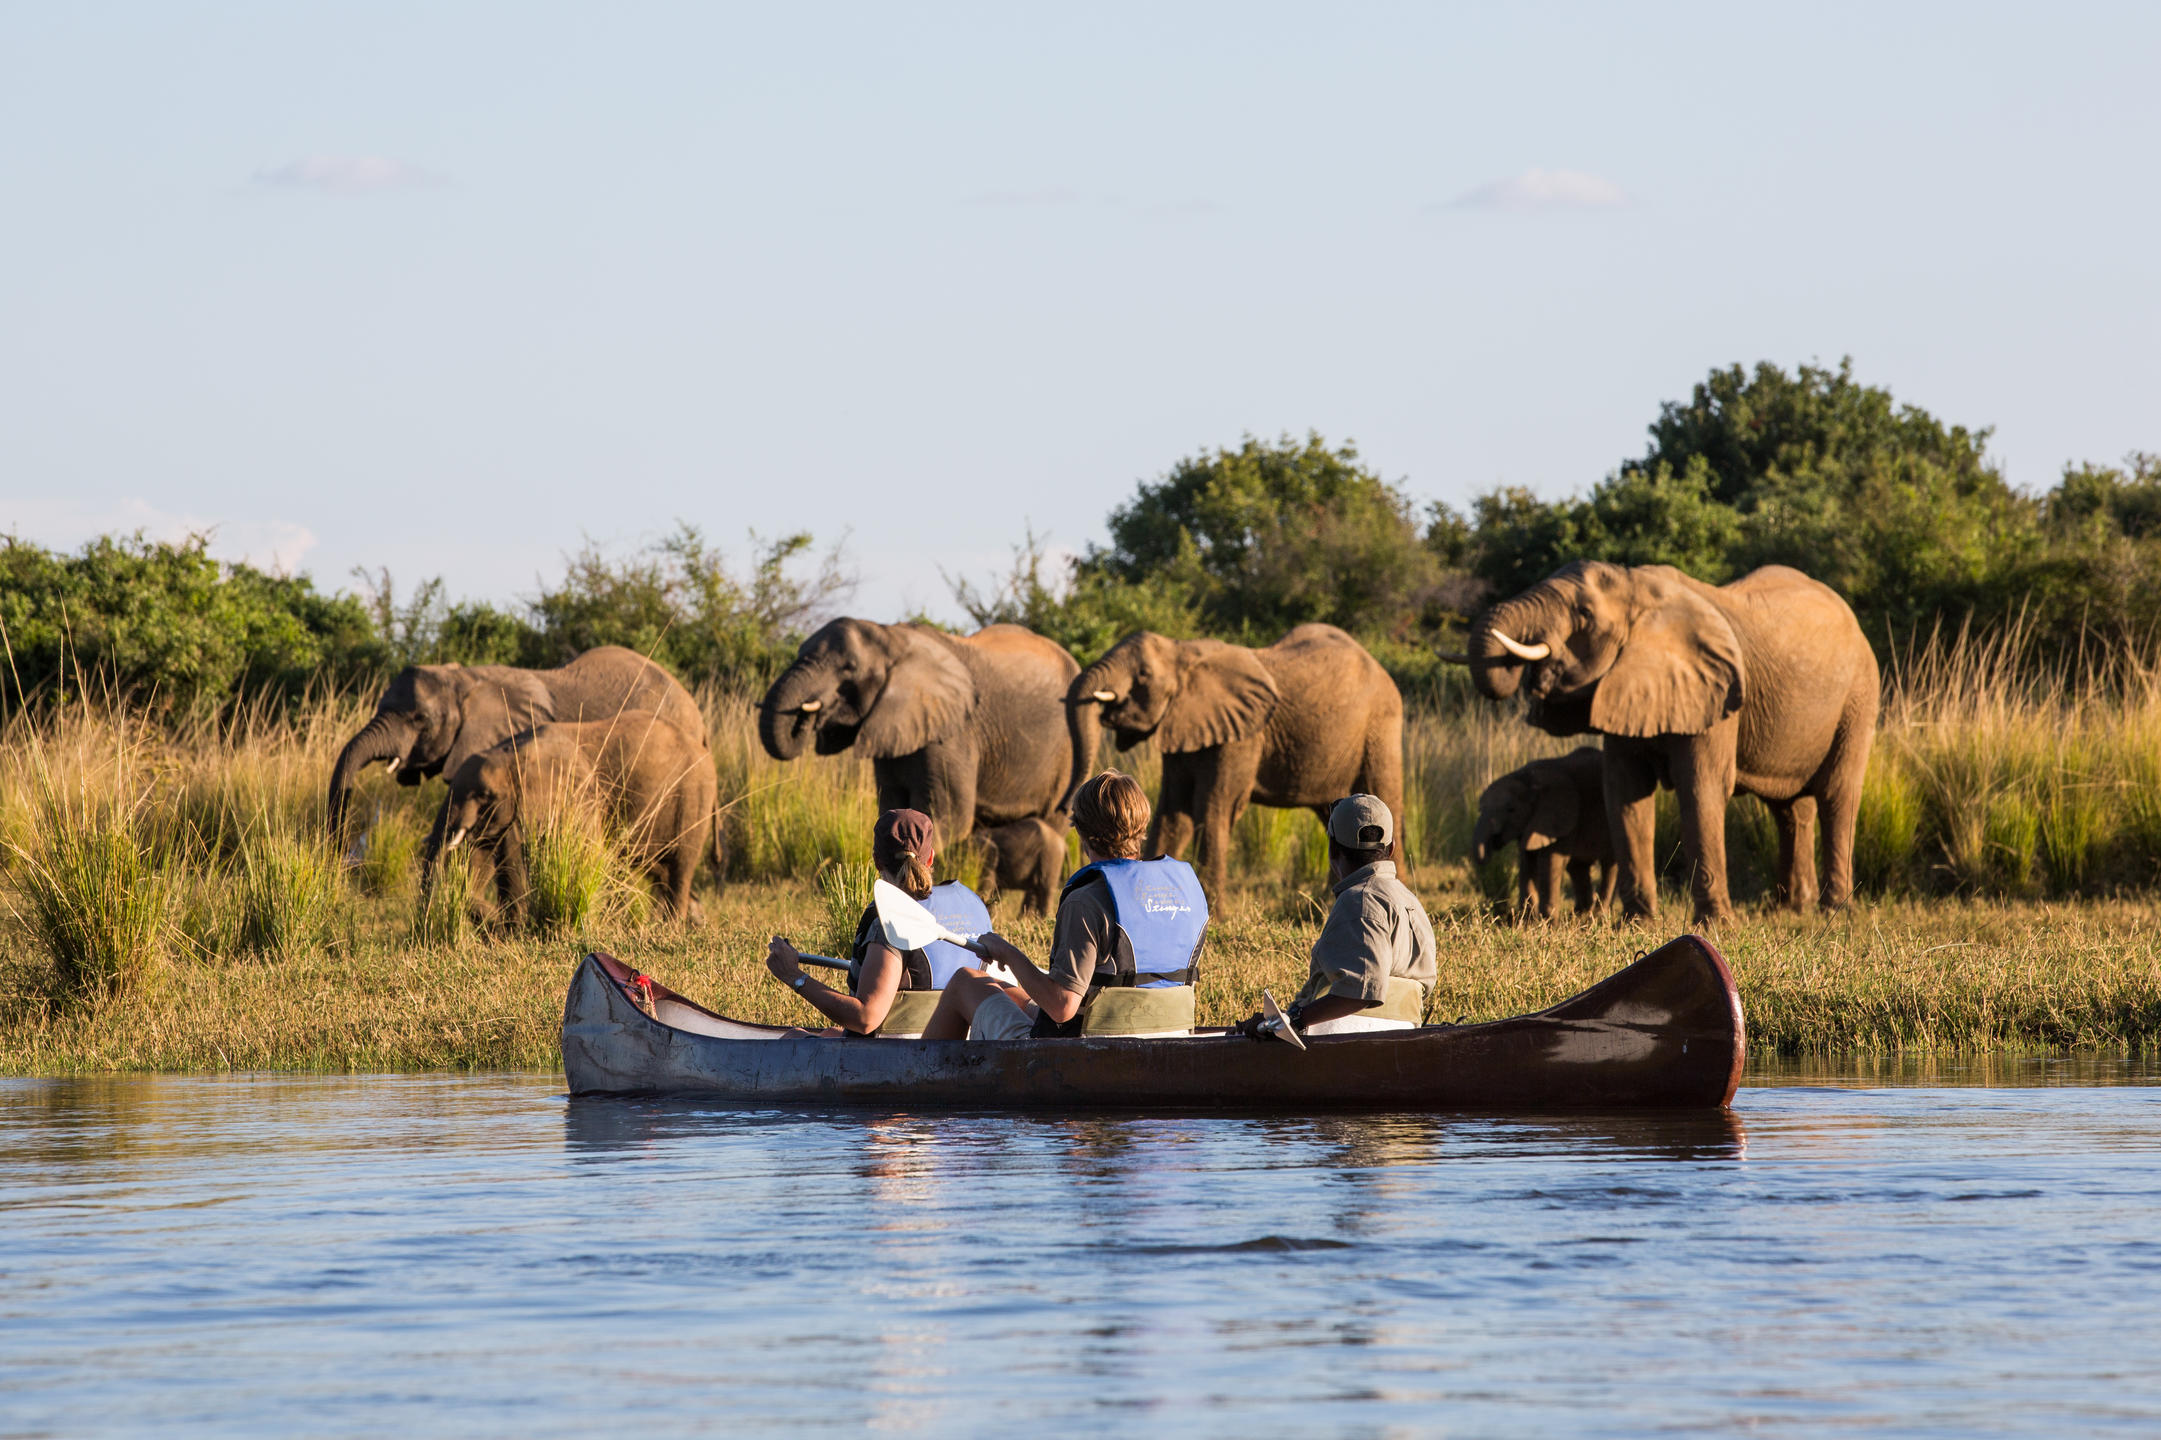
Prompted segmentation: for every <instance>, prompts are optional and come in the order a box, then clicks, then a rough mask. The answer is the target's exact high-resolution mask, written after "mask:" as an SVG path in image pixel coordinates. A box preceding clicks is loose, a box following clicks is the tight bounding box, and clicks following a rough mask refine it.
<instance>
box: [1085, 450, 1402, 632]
mask: <svg viewBox="0 0 2161 1440" xmlns="http://www.w3.org/2000/svg"><path fill="white" fill-rule="evenodd" d="M1415 514H1416V512H1415V509H1414V507H1413V504H1412V502H1411V500H1410V497H1409V496H1407V495H1405V494H1404V493H1403V491H1402V490H1401V489H1399V488H1398V487H1396V486H1394V485H1391V484H1389V483H1388V482H1387V481H1385V480H1383V479H1381V478H1380V477H1379V476H1378V475H1376V474H1374V473H1373V472H1372V471H1371V470H1369V469H1367V468H1366V467H1365V466H1364V465H1362V464H1361V463H1360V462H1359V458H1358V451H1357V447H1356V446H1354V445H1351V444H1348V443H1347V444H1344V445H1342V446H1340V447H1338V448H1335V449H1330V448H1329V446H1328V445H1327V443H1326V442H1325V441H1323V440H1322V439H1321V437H1320V436H1319V435H1317V434H1309V435H1307V437H1306V438H1305V440H1304V441H1303V442H1300V441H1298V440H1295V439H1293V438H1291V437H1290V436H1288V435H1286V436H1284V437H1282V438H1281V439H1279V440H1277V441H1276V442H1274V443H1273V444H1270V443H1268V442H1265V441H1261V440H1256V439H1254V438H1253V437H1252V436H1250V435H1249V436H1247V437H1246V438H1245V440H1244V441H1243V443H1241V444H1240V446H1239V447H1238V448H1237V449H1235V450H1231V449H1218V450H1216V451H1214V452H1212V453H1208V452H1204V453H1202V454H1198V455H1194V456H1191V457H1189V458H1187V459H1184V460H1181V461H1179V462H1178V464H1177V465H1175V466H1173V467H1172V469H1171V470H1170V472H1169V473H1168V474H1166V475H1164V476H1163V477H1162V478H1161V479H1159V480H1156V481H1153V482H1143V483H1142V484H1141V486H1140V487H1139V490H1138V492H1137V493H1136V494H1135V495H1134V497H1133V499H1132V500H1130V501H1128V502H1127V503H1126V504H1124V505H1122V506H1120V507H1118V508H1117V509H1116V510H1114V511H1112V512H1111V516H1110V523H1109V529H1110V544H1109V545H1107V546H1100V547H1095V548H1092V549H1091V550H1090V551H1089V552H1088V554H1087V555H1086V556H1084V557H1083V558H1082V559H1081V561H1080V562H1079V564H1078V566H1077V567H1076V572H1075V578H1076V584H1077V585H1078V586H1080V587H1082V588H1085V587H1087V586H1090V585H1095V586H1104V585H1108V584H1122V585H1125V586H1145V587H1151V588H1154V589H1157V590H1158V591H1168V592H1169V593H1171V594H1176V595H1180V596H1182V597H1184V598H1185V599H1186V601H1187V603H1189V604H1190V606H1191V608H1192V610H1193V613H1194V614H1195V616H1196V618H1197V619H1198V620H1199V621H1200V623H1201V624H1202V626H1203V627H1204V628H1205V629H1207V630H1208V631H1210V632H1211V633H1215V634H1220V635H1223V636H1225V637H1226V638H1234V639H1241V640H1245V641H1247V642H1249V643H1257V644H1267V643H1270V642H1272V641H1274V640H1275V639H1276V638H1277V637H1278V636H1280V635H1281V634H1282V633H1283V632H1284V631H1285V630H1288V629H1290V628H1291V627H1292V626H1294V625H1299V624H1303V623H1305V622H1307V621H1315V620H1319V621H1326V622H1328V623H1329V624H1333V625H1339V626H1341V627H1343V628H1344V629H1346V630H1349V631H1352V632H1353V633H1360V634H1378V635H1391V634H1392V635H1407V634H1410V633H1413V632H1415V631H1416V630H1417V629H1418V628H1419V627H1420V626H1421V624H1422V623H1424V621H1425V620H1426V618H1427V613H1426V612H1427V610H1428V607H1429V605H1430V604H1431V603H1432V602H1433V600H1434V597H1435V592H1436V589H1437V586H1438V583H1439V581H1440V578H1441V577H1440V567H1439V565H1438V563H1437V561H1436V559H1435V557H1434V554H1433V552H1432V551H1431V550H1430V549H1428V548H1427V547H1426V546H1425V545H1423V544H1421V543H1420V539H1421V537H1420V535H1419V531H1418V526H1417V522H1416V518H1415Z"/></svg>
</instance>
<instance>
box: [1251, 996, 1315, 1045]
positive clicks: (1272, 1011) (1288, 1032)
mask: <svg viewBox="0 0 2161 1440" xmlns="http://www.w3.org/2000/svg"><path fill="white" fill-rule="evenodd" d="M1261 1017H1262V1018H1261V1028H1262V1029H1263V1030H1266V1031H1268V1032H1270V1033H1271V1034H1273V1035H1274V1036H1275V1037H1276V1038H1277V1039H1278V1040H1288V1041H1290V1042H1291V1044H1292V1045H1293V1046H1295V1047H1296V1048H1298V1049H1300V1050H1303V1049H1305V1048H1306V1037H1305V1036H1303V1035H1301V1034H1299V1033H1298V1027H1297V1026H1296V1025H1293V1024H1292V1023H1291V1017H1290V1016H1288V1015H1286V1014H1284V1013H1283V1007H1282V1006H1280V1005H1278V1004H1276V997H1275V996H1273V995H1271V994H1269V993H1268V992H1267V991H1266V990H1263V991H1262V992H1261Z"/></svg>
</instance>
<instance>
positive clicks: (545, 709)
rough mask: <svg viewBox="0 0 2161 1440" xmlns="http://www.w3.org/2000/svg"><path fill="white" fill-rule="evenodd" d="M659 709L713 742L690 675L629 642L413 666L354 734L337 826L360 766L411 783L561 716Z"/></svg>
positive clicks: (332, 810) (343, 757) (343, 756)
mask: <svg viewBox="0 0 2161 1440" xmlns="http://www.w3.org/2000/svg"><path fill="white" fill-rule="evenodd" d="M631 710H651V711H654V712H656V713H658V714H659V715H661V716H662V717H664V718H665V719H667V720H668V721H669V723H671V724H673V725H674V726H676V727H677V728H678V729H680V730H682V731H684V732H685V733H686V734H689V735H694V736H696V737H697V741H698V744H699V746H700V748H701V749H702V748H703V747H704V746H705V745H706V743H707V742H706V734H705V717H704V716H703V715H701V714H700V713H699V712H698V702H697V701H695V700H693V699H691V698H690V692H689V691H688V690H685V689H684V688H683V685H682V682H681V681H679V680H677V679H676V678H675V677H674V676H673V675H670V674H669V673H668V672H667V671H666V670H664V669H662V668H661V667H660V666H658V665H656V664H654V663H653V662H652V661H651V660H648V659H647V658H646V657H645V656H643V655H640V654H639V653H638V652H637V651H635V650H626V649H624V648H623V647H622V646H620V645H601V646H596V647H595V648H593V649H591V650H588V651H586V652H585V653H584V654H582V655H580V656H578V657H577V658H576V659H575V660H572V661H571V662H570V663H568V664H567V665H559V666H557V667H555V668H554V669H552V670H523V669H519V668H517V667H515V666H510V665H408V666H406V667H405V668H404V669H403V670H400V671H399V672H398V673H397V676H396V678H394V679H393V680H391V682H390V684H389V685H388V687H386V688H385V689H384V691H383V694H382V698H381V699H379V700H377V701H376V702H375V714H374V715H373V716H372V717H371V718H370V719H369V721H368V723H367V724H366V725H363V726H362V727H361V728H360V732H359V733H358V734H356V735H355V736H353V738H352V739H350V740H348V741H346V742H345V748H344V750H342V751H341V752H339V754H338V763H337V765H336V767H335V768H334V769H333V770H332V771H331V772H330V805H329V818H330V833H331V834H332V835H342V834H343V833H344V824H345V810H346V805H347V803H348V801H349V800H350V798H351V795H352V788H353V783H354V781H355V780H356V779H358V777H359V775H360V772H361V771H362V770H364V769H365V768H367V767H368V766H370V765H373V764H376V763H377V762H387V763H388V764H389V766H390V769H391V773H392V774H393V775H395V776H396V777H397V781H398V783H399V784H401V785H418V784H419V783H420V782H421V781H423V780H426V779H429V778H431V777H433V776H437V775H443V774H450V773H455V772H456V770H457V767H458V766H460V765H462V764H463V763H464V762H465V761H466V760H467V759H468V758H470V757H471V756H474V755H478V754H480V753H481V752H482V751H484V750H487V749H490V748H491V747H493V746H495V745H497V744H499V743H501V742H502V741H504V740H507V739H509V738H510V737H511V736H512V735H515V734H517V733H519V732H520V731H523V730H529V729H531V728H532V727H534V726H536V725H540V724H544V723H546V722H548V721H551V720H604V719H607V718H609V717H610V716H614V715H618V714H623V713H626V712H628V711H631ZM443 819H444V812H443V811H438V812H437V813H436V817H435V825H434V827H433V828H432V829H431V830H430V831H429V832H428V841H427V845H426V848H425V849H424V850H423V852H422V856H421V873H422V879H423V884H425V883H426V881H427V880H428V879H429V878H431V877H432V876H433V874H434V867H435V860H436V857H437V855H438V854H440V853H441V848H442V843H443V835H444V830H443Z"/></svg>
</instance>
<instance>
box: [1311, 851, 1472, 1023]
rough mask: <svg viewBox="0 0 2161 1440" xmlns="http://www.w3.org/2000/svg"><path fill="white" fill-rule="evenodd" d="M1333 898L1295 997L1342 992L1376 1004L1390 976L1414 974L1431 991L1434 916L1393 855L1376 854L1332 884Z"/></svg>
mask: <svg viewBox="0 0 2161 1440" xmlns="http://www.w3.org/2000/svg"><path fill="white" fill-rule="evenodd" d="M1333 888H1334V890H1335V896H1336V903H1335V905H1334V907H1333V908H1332V909H1330V910H1329V912H1328V923H1327V924H1325V925H1323V926H1322V927H1321V936H1320V938H1319V939H1318V940H1315V941H1314V942H1313V970H1312V973H1311V974H1310V975H1309V976H1308V977H1307V979H1306V986H1305V988H1304V989H1303V990H1300V991H1299V992H1298V1000H1297V1003H1298V1004H1301V1005H1305V1004H1310V1003H1312V1002H1313V1001H1315V1000H1318V999H1320V998H1321V997H1322V996H1324V995H1341V996H1344V997H1346V998H1349V999H1354V1000H1359V1001H1363V1002H1364V1003H1365V1004H1366V1005H1368V1006H1372V1005H1378V1004H1380V1003H1381V1002H1382V1001H1383V1000H1385V999H1387V998H1388V981H1389V978H1390V977H1391V976H1401V977H1402V978H1404V979H1406V980H1415V981H1417V982H1418V984H1419V987H1420V989H1421V990H1422V991H1423V992H1425V993H1427V994H1430V993H1431V992H1432V990H1433V981H1434V977H1435V976H1436V975H1437V974H1438V973H1439V972H1438V969H1437V967H1436V966H1435V963H1434V960H1435V956H1436V954H1437V953H1438V952H1437V949H1436V947H1435V945H1434V943H1433V922H1432V921H1431V920H1428V919H1427V918H1426V907H1425V906H1423V905H1421V904H1419V903H1418V897H1417V896H1416V895H1413V894H1412V893H1411V892H1410V889H1409V887H1408V886H1406V885H1405V884H1404V883H1403V882H1402V881H1401V880H1398V879H1397V878H1396V864H1395V862H1394V861H1393V860H1376V861H1374V862H1373V863H1372V864H1371V865H1368V866H1365V867H1364V868H1362V869H1358V870H1353V871H1352V872H1351V873H1350V874H1348V875H1346V876H1344V877H1343V878H1342V879H1341V880H1338V881H1337V882H1336V883H1335V885H1334V887H1333Z"/></svg>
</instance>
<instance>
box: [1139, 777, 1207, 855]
mask: <svg viewBox="0 0 2161 1440" xmlns="http://www.w3.org/2000/svg"><path fill="white" fill-rule="evenodd" d="M1195 768H1196V764H1195V761H1194V760H1193V759H1192V758H1191V757H1189V756H1184V755H1166V756H1164V757H1163V790H1162V793H1161V795H1160V796H1158V797H1157V800H1156V813H1155V816H1154V818H1153V819H1151V820H1150V821H1149V822H1148V843H1147V845H1146V847H1145V848H1146V850H1147V853H1148V856H1149V858H1150V859H1153V858H1155V857H1156V856H1159V855H1167V856H1169V857H1170V858H1171V859H1173V860H1177V859H1181V858H1183V857H1184V855H1185V853H1186V845H1187V844H1188V843H1189V842H1190V841H1191V840H1192V839H1193V810H1194V803H1193V796H1194V790H1195V788H1196V777H1195V775H1194V770H1195Z"/></svg>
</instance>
